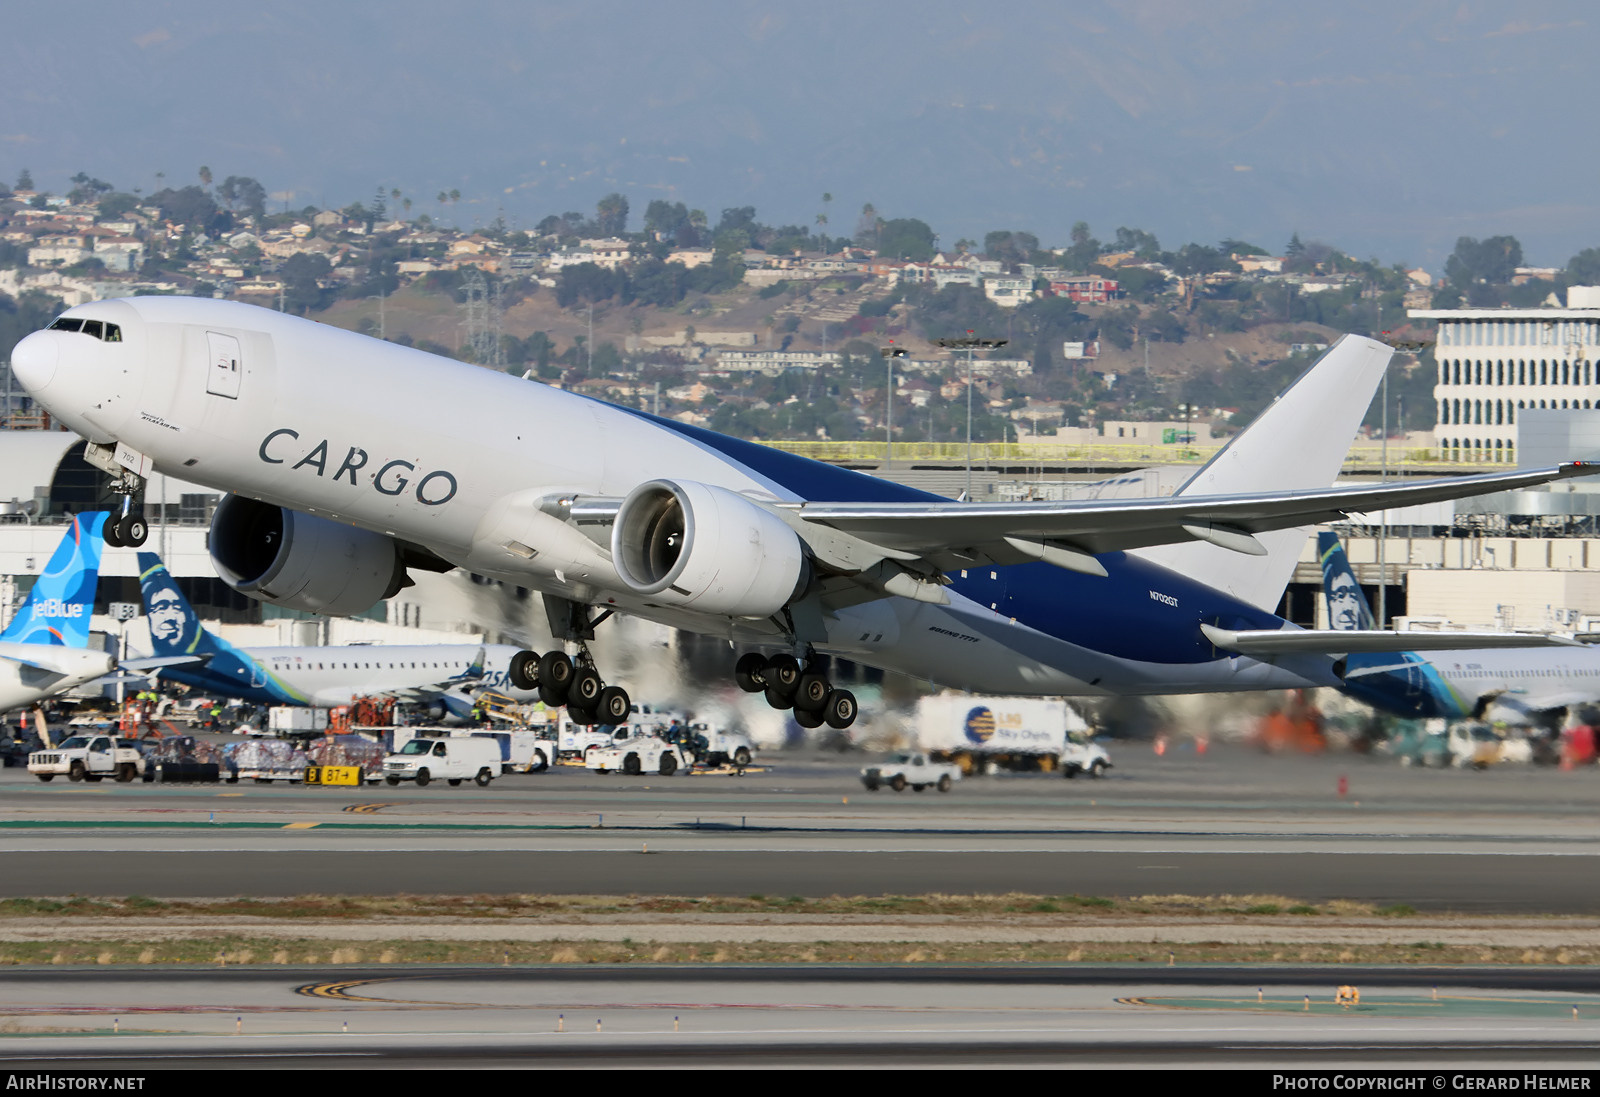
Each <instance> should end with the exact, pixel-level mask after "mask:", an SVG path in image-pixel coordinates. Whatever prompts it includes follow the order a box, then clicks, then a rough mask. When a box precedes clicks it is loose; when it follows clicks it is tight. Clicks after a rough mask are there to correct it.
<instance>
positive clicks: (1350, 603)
mask: <svg viewBox="0 0 1600 1097" xmlns="http://www.w3.org/2000/svg"><path fill="white" fill-rule="evenodd" d="M1317 559H1318V560H1319V561H1320V562H1321V564H1322V596H1323V598H1325V599H1327V602H1328V627H1329V628H1331V629H1336V630H1338V631H1339V632H1355V631H1357V630H1363V629H1370V628H1371V627H1372V607H1370V606H1369V605H1367V596H1366V595H1365V594H1362V593H1361V584H1360V583H1358V582H1356V573H1355V571H1354V570H1353V569H1352V568H1351V567H1350V561H1349V560H1347V559H1345V555H1344V546H1343V545H1341V544H1339V537H1338V535H1337V534H1333V533H1327V532H1324V533H1319V534H1317Z"/></svg>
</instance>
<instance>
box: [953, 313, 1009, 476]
mask: <svg viewBox="0 0 1600 1097" xmlns="http://www.w3.org/2000/svg"><path fill="white" fill-rule="evenodd" d="M1010 341H1011V340H1009V339H975V338H973V335H972V330H971V329H970V328H969V329H967V334H966V336H965V337H964V338H957V339H935V340H934V344H935V345H937V346H941V347H945V348H947V349H949V350H962V349H965V350H966V352H967V490H966V491H963V492H962V493H961V497H962V498H963V499H965V500H967V501H968V502H971V500H972V352H973V351H974V350H977V349H979V348H982V349H984V350H996V349H998V348H1000V347H1003V346H1005V345H1006V344H1007V343H1009V342H1010Z"/></svg>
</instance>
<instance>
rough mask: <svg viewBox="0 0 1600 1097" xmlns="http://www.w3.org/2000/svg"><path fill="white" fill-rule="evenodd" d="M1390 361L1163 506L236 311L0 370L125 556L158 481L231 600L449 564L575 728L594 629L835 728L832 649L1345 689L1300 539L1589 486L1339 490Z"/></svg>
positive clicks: (597, 679)
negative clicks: (1304, 628)
mask: <svg viewBox="0 0 1600 1097" xmlns="http://www.w3.org/2000/svg"><path fill="white" fill-rule="evenodd" d="M1390 354H1391V351H1390V348H1389V347H1387V346H1385V345H1383V344H1382V343H1378V342H1376V341H1374V340H1370V339H1364V338H1360V337H1357V336H1345V337H1344V338H1343V339H1341V340H1340V341H1339V342H1338V343H1337V344H1336V345H1335V346H1334V347H1332V348H1331V349H1330V350H1329V351H1328V352H1327V353H1325V354H1324V355H1323V356H1322V357H1321V358H1320V359H1319V360H1318V361H1317V363H1316V364H1315V365H1314V366H1313V367H1312V368H1311V369H1310V370H1308V371H1307V372H1306V373H1305V374H1304V375H1302V376H1301V377H1300V378H1299V380H1297V381H1296V382H1295V383H1294V385H1293V386H1291V387H1290V388H1289V389H1288V390H1287V391H1286V392H1285V393H1283V394H1282V395H1281V396H1280V397H1279V398H1278V399H1277V400H1276V401H1275V402H1274V403H1273V404H1272V405H1271V406H1270V407H1269V408H1268V409H1267V410H1266V411H1265V412H1263V414H1262V415H1261V416H1260V417H1259V418H1258V419H1257V420H1256V422H1255V423H1253V424H1252V425H1251V426H1249V427H1248V428H1246V429H1245V430H1243V431H1241V432H1240V433H1239V434H1238V435H1237V436H1235V437H1234V438H1233V439H1232V441H1231V442H1230V443H1229V444H1228V445H1227V446H1226V447H1225V448H1224V449H1223V450H1222V451H1221V452H1220V453H1218V454H1217V456H1216V457H1215V458H1213V459H1212V460H1211V462H1210V463H1208V464H1207V465H1205V466H1204V467H1203V468H1201V469H1200V470H1199V471H1197V472H1196V473H1195V474H1194V476H1193V477H1191V478H1190V479H1189V480H1188V482H1187V483H1185V484H1184V485H1183V487H1182V488H1181V489H1180V490H1179V491H1178V492H1177V494H1175V495H1173V496H1171V497H1167V498H1155V499H1089V500H1077V501H1071V502H1065V503H1051V502H1045V503H1038V502H1035V503H1014V504H1013V503H1002V504H985V503H975V502H967V501H952V500H949V499H945V498H941V497H939V496H935V495H931V494H928V493H925V492H921V491H917V490H914V489H912V488H909V487H904V486H901V485H897V484H894V483H890V482H887V481H883V480H879V479H876V478H874V477H870V476H866V475H862V474H859V473H856V472H852V471H849V470H845V469H841V468H837V467H833V466H830V465H826V464H823V463H820V462H816V461H811V460H807V459H805V458H802V457H798V456H794V455H791V454H787V453H783V452H781V451H778V450H775V449H771V448H769V447H766V446H762V445H759V444H756V443H753V442H746V441H740V440H737V439H733V438H728V437H725V436H722V435H719V434H716V433H714V432H712V431H709V430H704V429H701V428H698V427H694V426H690V425H686V424H683V423H679V422H676V421H674V420H670V419H664V418H660V417H656V416H652V415H648V414H645V413H643V412H640V411H636V410H633V409H629V408H624V407H618V406H615V405H611V404H606V403H603V402H601V401H599V400H594V399H589V398H587V397H584V396H580V395H578V394H575V393H570V392H565V391H562V390H560V389H557V388H553V387H550V386H546V385H543V384H540V383H538V382H536V381H531V380H525V379H521V378H517V377H513V376H511V375H509V374H505V373H499V372H495V371H491V370H486V369H483V368H481V367H478V366H474V365H470V364H467V363H463V362H457V361H453V360H450V359H445V358H441V357H438V356H435V355H430V354H426V353H424V352H422V351H419V350H415V349H412V348H409V347H402V346H397V345H395V344H393V343H387V342H383V341H381V340H377V339H371V338H368V337H366V336H362V335H358V334H355V333H353V332H348V331H342V330H340V329H337V328H333V327H328V326H326V325H323V324H318V323H315V322H313V321H309V320H305V319H301V318H297V317H293V316H288V315H284V314H282V313H277V312H272V311H269V310H267V309H262V308H257V307H254V306H250V305H244V304H239V303H236V302H227V301H216V300H202V299H196V298H183V297H138V298H130V299H124V300H114V301H102V302H98V303H93V304H87V305H81V306H77V307H75V308H72V309H69V310H68V311H67V312H66V313H64V314H63V315H62V316H61V317H60V318H58V319H57V320H56V321H55V322H54V323H53V324H52V325H51V326H50V328H49V329H47V330H44V331H40V332H35V333H33V334H32V335H29V336H28V337H26V338H25V339H23V340H22V341H21V342H20V343H19V344H18V345H17V347H16V349H15V350H14V351H13V353H12V372H13V373H14V374H15V375H16V376H17V378H18V379H19V380H20V381H21V382H22V384H23V385H24V386H25V387H26V388H27V389H28V392H29V393H30V394H31V395H32V396H33V398H34V399H35V400H37V401H38V402H39V403H40V404H41V405H42V406H43V407H45V408H47V409H48V410H49V411H50V412H51V413H52V414H53V415H54V416H56V418H57V419H58V420H59V421H60V422H62V423H64V424H66V425H67V426H69V427H70V428H71V429H73V430H75V431H77V432H78V433H79V434H81V435H83V437H84V438H86V439H87V440H88V443H89V445H88V446H87V451H86V456H87V458H88V459H89V460H91V461H93V462H95V463H97V464H99V465H100V466H101V467H103V468H105V469H106V470H107V471H108V472H110V473H112V474H113V475H115V476H117V477H118V478H119V479H118V484H119V486H120V487H121V488H122V490H123V491H124V492H125V493H126V503H125V505H124V510H123V514H122V516H121V517H120V518H119V519H118V520H117V522H116V524H115V525H114V526H113V536H114V537H116V538H117V539H118V540H122V541H137V540H139V539H140V538H141V537H142V536H143V532H144V529H143V522H142V519H141V518H140V511H139V506H138V502H137V500H138V499H139V498H140V494H141V492H142V486H143V483H144V478H145V477H147V476H148V474H149V471H150V470H151V469H152V468H154V469H159V470H160V471H162V472H167V473H171V474H173V475H177V476H181V477H182V478H183V479H185V480H189V481H192V482H195V483H200V484H205V485H208V486H211V487H213V488H216V489H218V490H219V491H224V492H227V493H229V494H227V495H226V496H225V497H224V498H223V500H222V502H221V503H220V504H219V505H218V507H217V509H216V512H215V516H214V519H213V522H212V527H211V536H210V549H211V557H212V562H213V564H214V565H215V566H216V569H217V573H218V574H219V575H220V576H221V577H222V578H223V580H224V581H225V582H227V583H228V584H229V585H230V586H232V587H233V588H234V589H235V590H238V591H240V592H242V593H244V594H247V595H250V596H252V597H255V598H258V599H261V600H263V601H267V602H271V603H273V604H275V605H279V606H284V607H287V608H292V609H300V610H308V611H311V612H314V613H324V614H351V613H358V612H361V611H363V610H365V609H367V608H368V607H370V606H371V605H373V604H374V603H375V602H377V601H379V600H380V599H383V598H387V597H389V596H391V595H393V594H394V593H395V592H396V591H398V590H399V589H400V588H401V587H402V586H404V585H405V584H406V583H407V582H408V581H409V578H408V572H409V571H410V570H411V569H418V568H420V569H432V570H441V571H443V570H449V569H451V568H456V567H459V568H466V569H469V570H471V571H473V572H476V573H478V574H480V575H484V576H488V577H491V578H495V579H500V580H502V581H504V582H506V583H510V584H516V585H520V586H525V587H530V588H532V589H534V590H537V591H539V592H540V593H541V595H542V596H543V599H544V604H545V609H546V613H547V616H548V617H549V618H550V622H551V625H552V628H553V629H554V633H555V636H556V638H557V639H558V640H559V641H561V642H562V646H561V647H560V648H558V649H555V650H551V651H548V652H544V653H543V654H540V653H536V652H531V651H525V652H519V653H518V656H517V658H516V660H515V661H514V662H513V663H512V665H511V676H512V679H513V681H514V682H515V683H516V684H517V685H519V686H521V687H524V688H531V687H537V688H538V689H539V691H540V694H541V696H543V698H544V699H545V701H546V703H548V704H562V703H564V704H566V705H567V708H568V712H569V715H570V716H571V717H572V718H573V719H574V720H580V721H598V722H601V723H618V722H621V721H622V720H623V719H625V718H626V715H627V713H628V711H629V707H630V706H629V699H628V696H627V693H626V692H625V691H624V690H623V689H622V688H620V687H618V686H616V685H608V684H607V683H606V682H605V681H604V679H603V677H602V674H601V670H600V668H599V667H597V666H596V665H595V662H594V660H593V658H592V656H591V655H590V652H589V649H588V646H587V641H588V640H590V639H592V638H593V636H594V630H595V629H596V628H597V627H599V626H600V625H601V623H602V622H603V621H605V620H606V619H607V618H609V617H610V616H611V615H612V614H614V613H627V614H635V615H638V616H641V617H645V618H648V619H650V620H652V621H657V622H660V623H662V624H666V625H669V626H672V627H676V628H680V629H686V630H689V631H691V632H697V633H702V634H709V635H713V636H717V637H721V638H723V639H726V640H728V641H729V643H730V646H732V647H734V648H735V649H736V650H737V649H739V648H742V649H744V653H743V654H742V656H741V657H739V658H738V660H737V662H736V664H735V665H734V666H733V667H731V668H730V669H731V670H732V671H733V674H734V677H735V678H736V680H737V681H738V683H739V685H740V686H741V687H743V688H744V689H746V690H748V691H751V692H757V691H760V692H764V693H765V696H766V700H767V702H768V703H769V704H771V705H773V706H774V707H776V708H779V709H792V710H793V712H794V715H795V720H796V722H798V723H799V724H801V725H802V726H805V727H817V726H820V725H821V724H822V723H823V722H827V723H828V724H829V725H830V726H833V727H836V728H843V727H847V726H849V724H850V723H851V722H852V721H853V720H854V719H855V716H856V702H855V698H854V696H853V695H851V693H850V691H849V690H846V689H842V688H835V687H834V686H833V684H832V683H831V682H830V681H829V680H828V676H827V666H828V664H827V659H826V657H828V656H838V657H844V658H847V659H852V660H856V661H859V662H863V663H867V664H870V665H874V666H878V667H882V668H885V669H892V670H896V671H901V672H903V673H906V674H910V675H914V676H916V677H919V678H929V679H933V680H934V681H937V682H940V683H942V684H945V685H949V686H955V687H960V688H965V689H972V690H979V691H983V692H988V693H1011V694H1034V695H1073V696H1103V695H1111V694H1159V693H1186V692H1205V691H1228V690H1258V689H1281V688H1286V687H1294V688H1298V687H1307V686H1332V685H1337V684H1338V683H1339V678H1338V675H1337V673H1336V671H1335V661H1336V658H1337V656H1336V654H1335V653H1334V651H1330V650H1329V649H1328V647H1327V644H1328V641H1327V639H1326V638H1325V637H1322V636H1318V635H1315V634H1313V635H1312V636H1310V637H1301V636H1299V635H1298V634H1297V631H1296V630H1295V629H1294V628H1293V626H1292V625H1291V624H1290V623H1289V622H1286V621H1285V620H1283V619H1282V618H1280V617H1278V616H1277V615H1276V614H1275V613H1274V612H1273V609H1274V607H1275V606H1276V605H1277V603H1278V601H1279V599H1280V597H1281V595H1282V592H1283V589H1284V587H1285V585H1286V584H1287V582H1288V580H1289V577H1290V575H1291V573H1292V571H1293V568H1294V565H1295V560H1296V558H1297V556H1298V555H1299V549H1300V547H1301V546H1302V545H1303V544H1304V543H1305V536H1306V533H1305V527H1307V526H1309V525H1312V524H1314V523H1317V522H1326V521H1332V520H1335V519H1337V518H1339V517H1341V516H1342V515H1343V514H1345V513H1346V512H1348V511H1370V510H1378V509H1383V508H1385V507H1395V506H1404V505H1409V504H1416V503H1422V502H1427V501H1431V500H1442V499H1453V498H1459V497H1462V496H1467V495H1474V494H1479V493H1482V492H1490V491H1502V490H1506V489H1510V488H1516V487H1523V486H1529V485H1533V484H1541V483H1545V482H1547V481H1550V480H1555V479H1558V478H1561V477H1566V476H1574V475H1581V474H1586V473H1588V472H1590V471H1594V470H1592V469H1590V468H1584V467H1581V466H1579V465H1576V464H1573V465H1563V466H1559V467H1555V468H1549V469H1540V470H1535V471H1524V472H1508V473H1500V474H1492V475H1484V476H1475V477H1462V478H1459V479H1447V480H1432V481H1424V482H1420V483H1408V484H1399V485H1397V484H1376V485H1367V486H1360V487H1352V486H1335V487H1329V486H1328V485H1330V484H1332V483H1333V481H1334V479H1335V477H1336V476H1337V475H1338V472H1339V468H1340V466H1341V464H1342V463H1343V460H1344V456H1345V453H1346V450H1347V447H1348V445H1349V441H1350V439H1351V438H1352V437H1354V435H1355V432H1356V430H1357V428H1358V427H1359V425H1360V422H1361V419H1362V416H1363V414H1364V413H1365V411H1366V409H1367V406H1368V404H1369V403H1370V402H1371V400H1372V396H1373V393H1374V391H1375V390H1376V388H1377V385H1378V381H1379V379H1380V378H1381V377H1382V375H1383V371H1384V368H1385V367H1386V365H1387V364H1388V361H1389V357H1390ZM1340 642H1341V643H1343V644H1346V645H1348V643H1349V640H1348V638H1346V639H1344V640H1342V641H1340ZM1530 642H1533V641H1530ZM1342 650H1344V649H1342V648H1340V649H1335V651H1342Z"/></svg>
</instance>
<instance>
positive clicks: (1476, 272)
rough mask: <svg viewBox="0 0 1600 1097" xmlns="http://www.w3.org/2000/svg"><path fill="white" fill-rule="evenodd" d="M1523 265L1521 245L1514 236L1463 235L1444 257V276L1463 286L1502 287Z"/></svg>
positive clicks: (1466, 287) (1464, 287)
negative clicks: (1452, 250)
mask: <svg viewBox="0 0 1600 1097" xmlns="http://www.w3.org/2000/svg"><path fill="white" fill-rule="evenodd" d="M1520 266H1522V245H1521V244H1519V243H1518V242H1517V238H1516V237H1515V236H1491V237H1489V238H1488V239H1487V240H1483V241H1478V240H1474V239H1473V238H1472V237H1470V236H1463V237H1461V238H1460V239H1458V240H1457V241H1456V250H1455V252H1454V253H1453V254H1452V255H1451V256H1450V258H1449V259H1447V260H1445V264H1444V273H1445V277H1447V278H1449V279H1450V281H1452V282H1454V283H1455V284H1456V285H1457V286H1459V287H1461V288H1462V289H1464V290H1465V289H1468V287H1471V286H1475V285H1489V286H1503V285H1506V284H1508V283H1509V282H1510V281H1511V276H1512V275H1513V274H1515V273H1516V271H1517V268H1518V267H1520Z"/></svg>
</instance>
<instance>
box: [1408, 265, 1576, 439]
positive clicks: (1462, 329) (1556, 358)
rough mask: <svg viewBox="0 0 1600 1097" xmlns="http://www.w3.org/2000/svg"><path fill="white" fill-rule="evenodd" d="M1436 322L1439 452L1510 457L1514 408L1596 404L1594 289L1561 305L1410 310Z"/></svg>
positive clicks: (1515, 416) (1571, 293)
mask: <svg viewBox="0 0 1600 1097" xmlns="http://www.w3.org/2000/svg"><path fill="white" fill-rule="evenodd" d="M1407 315H1409V316H1411V317H1413V318H1416V319H1419V320H1437V321H1438V323H1439V335H1438V340H1437V342H1436V343H1435V344H1434V348H1433V354H1434V358H1435V360H1436V361H1437V362H1438V367H1439V376H1438V381H1437V383H1436V384H1435V385H1434V389H1433V397H1434V403H1435V408H1436V425H1435V426H1434V436H1435V437H1436V438H1437V439H1438V444H1439V448H1440V449H1441V450H1442V451H1443V452H1444V453H1445V455H1446V456H1449V457H1454V458H1457V459H1460V460H1478V461H1489V462H1506V463H1515V460H1516V458H1515V442H1516V436H1517V419H1518V413H1519V412H1521V411H1524V410H1526V409H1528V408H1552V409H1573V408H1578V409H1583V408H1595V407H1600V365H1597V363H1600V287H1597V286H1573V287H1571V289H1570V290H1569V291H1568V294H1567V307H1566V308H1536V309H1412V310H1410V311H1409V312H1408V313H1407Z"/></svg>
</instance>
